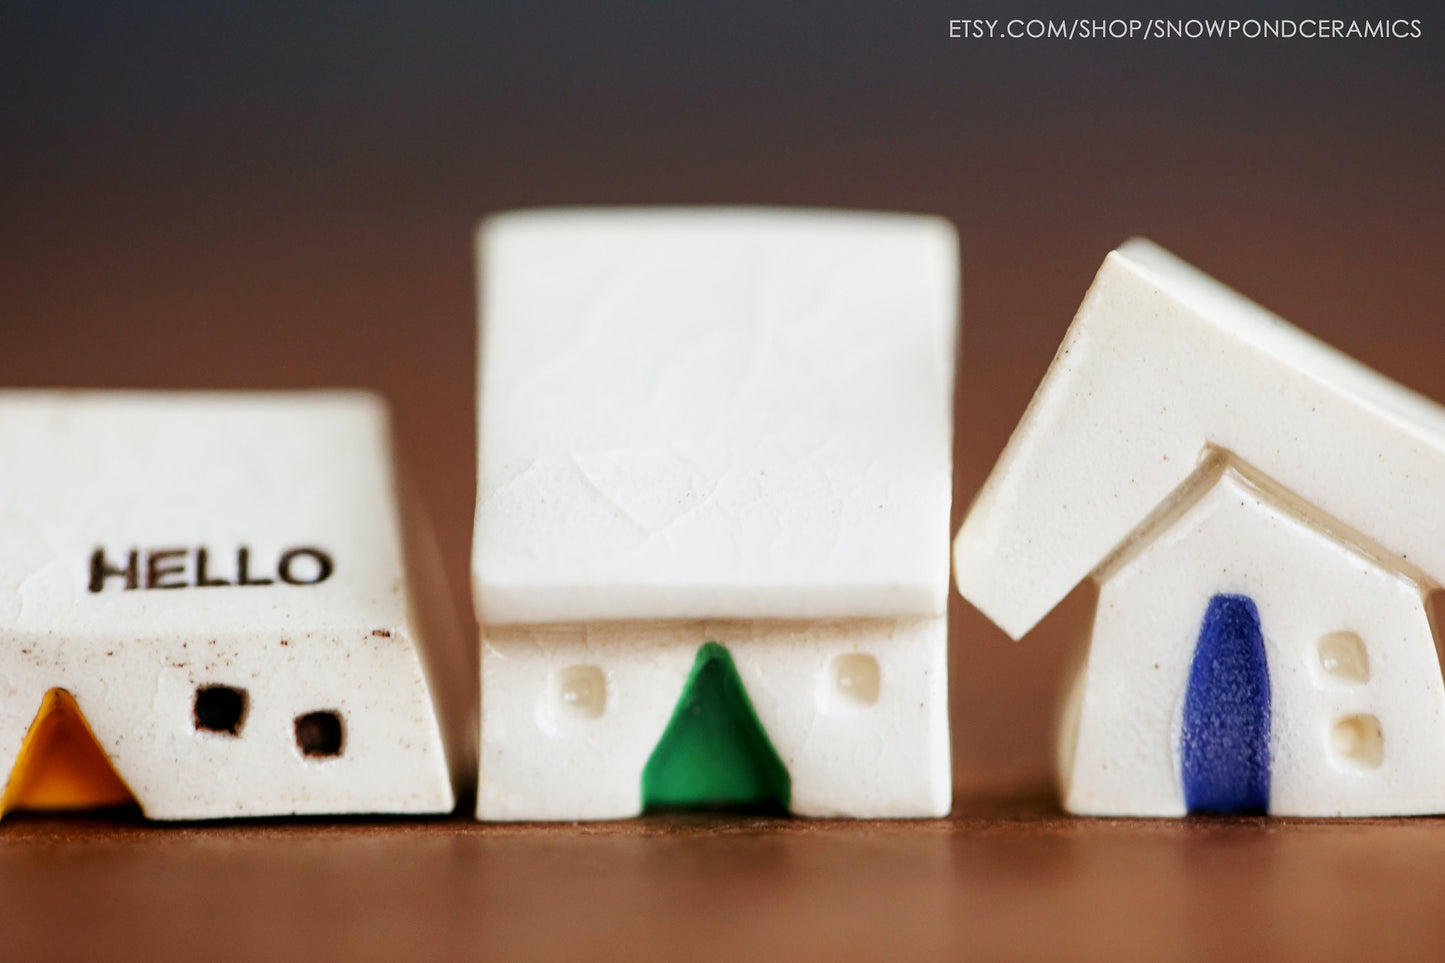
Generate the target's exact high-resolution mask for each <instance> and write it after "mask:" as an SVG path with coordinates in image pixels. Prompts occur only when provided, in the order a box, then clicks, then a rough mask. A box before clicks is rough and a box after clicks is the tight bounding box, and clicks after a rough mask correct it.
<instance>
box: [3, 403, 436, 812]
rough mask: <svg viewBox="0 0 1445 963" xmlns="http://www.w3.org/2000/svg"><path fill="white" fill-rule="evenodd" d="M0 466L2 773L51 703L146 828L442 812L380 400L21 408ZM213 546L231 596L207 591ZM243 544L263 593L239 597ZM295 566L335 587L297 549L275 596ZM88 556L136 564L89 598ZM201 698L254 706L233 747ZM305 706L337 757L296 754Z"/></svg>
mask: <svg viewBox="0 0 1445 963" xmlns="http://www.w3.org/2000/svg"><path fill="white" fill-rule="evenodd" d="M0 452H3V455H4V457H3V458H0V627H3V629H0V631H3V634H4V638H5V648H4V653H3V665H0V765H3V766H5V767H6V771H7V772H8V766H9V764H10V763H9V760H13V759H14V757H15V754H16V752H17V751H18V749H19V747H20V744H21V740H22V738H23V737H24V735H25V733H26V730H27V728H28V727H29V725H30V723H31V720H32V719H33V717H34V715H35V712H36V710H37V708H38V707H39V706H40V702H41V698H42V696H43V694H44V693H45V691H46V690H47V689H49V688H51V687H56V686H58V687H61V688H64V689H66V690H68V691H69V692H70V693H71V694H72V695H73V696H74V697H75V699H76V701H77V702H78V704H79V705H80V708H81V710H82V712H83V713H84V714H85V717H86V719H87V720H88V721H89V723H90V726H91V728H92V729H93V731H94V733H95V735H96V737H97V739H98V741H99V742H100V744H101V746H102V747H103V748H104V749H105V751H106V753H107V755H108V756H109V757H110V759H111V762H112V764H113V765H114V766H115V768H116V770H117V771H118V772H119V774H120V775H121V777H122V778H123V779H124V780H125V781H126V783H127V784H128V785H129V786H130V788H131V790H132V791H133V792H134V793H135V795H136V797H137V800H138V801H139V803H140V805H141V807H142V809H143V810H144V811H145V814H146V815H147V816H149V817H151V818H154V819H207V818H213V817H224V816H269V815H283V814H293V813H365V812H444V811H448V810H450V809H451V808H452V806H453V804H454V803H453V794H452V787H451V783H450V779H449V773H448V766H447V759H446V756H445V753H444V750H443V742H442V736H441V730H440V726H439V722H438V718H437V714H436V712H435V710H434V708H433V703H432V699H431V696H430V694H429V687H428V680H427V673H426V671H425V670H424V666H423V661H422V656H423V654H424V653H423V650H424V643H423V641H422V640H421V639H420V638H418V636H417V634H416V632H415V631H414V627H413V620H412V617H411V616H410V615H409V612H408V598H409V586H408V584H407V573H406V572H405V570H404V566H403V561H402V538H401V529H400V520H399V516H398V506H397V503H396V493H395V485H394V479H393V466H392V461H391V450H390V442H389V437H388V427H387V415H386V411H385V408H384V406H383V405H382V404H381V403H380V402H379V401H378V400H376V399H375V398H373V397H371V396H369V395H364V394H360V393H341V392H329V393H304V394H303V393H294V394H234V395H225V394H159V393H154V394H150V393H73V392H7V393H4V394H3V395H0ZM202 547H203V548H205V549H206V550H207V562H208V571H207V576H208V578H209V580H211V581H226V582H228V583H229V584H226V585H212V586H207V587H197V586H196V584H195V583H196V582H197V581H198V572H197V566H198V562H197V556H196V549H198V548H202ZM241 548H245V550H246V552H247V556H248V568H249V575H250V578H251V579H252V580H253V581H259V580H261V579H265V578H269V579H271V583H272V584H269V585H261V584H258V585H245V586H242V585H238V584H236V582H237V581H238V575H239V573H238V558H237V555H238V551H239V550H240V549H241ZM298 548H303V549H314V550H316V551H317V552H319V553H321V554H323V555H324V556H325V557H326V558H327V559H329V560H330V561H331V563H332V567H333V570H332V571H331V573H330V574H329V575H328V576H327V577H326V578H325V579H324V580H320V581H317V579H318V578H319V576H320V574H321V568H320V565H319V564H318V563H317V562H316V558H315V556H309V555H304V556H302V557H300V558H299V560H297V561H295V562H294V565H293V567H292V568H291V569H290V571H289V574H290V575H291V577H292V579H293V582H294V583H295V584H288V583H287V582H286V581H284V580H283V579H282V578H281V577H279V575H278V569H277V567H278V562H279V560H280V558H281V557H282V556H283V555H284V554H285V553H286V552H287V551H288V550H292V549H298ZM98 549H99V550H102V551H103V552H104V553H105V558H106V560H107V562H108V563H111V564H113V565H115V566H116V567H118V568H122V569H123V568H124V567H125V565H126V563H127V559H128V555H129V553H130V552H131V551H132V550H134V551H136V552H137V571H136V579H135V587H134V588H127V582H128V578H127V575H126V574H124V573H122V574H112V575H110V576H108V577H104V578H102V579H101V580H100V582H99V583H98V588H99V590H98V591H97V590H95V589H96V588H97V583H95V582H94V581H93V578H92V575H93V573H92V564H93V555H94V553H95V552H96V550H98ZM167 552H176V554H164V553H167ZM156 553H162V554H159V555H158V558H157V560H156V563H155V568H156V577H154V578H151V577H150V575H151V573H150V572H148V559H149V557H150V556H151V555H152V554H156ZM308 582H314V584H307V583H308ZM148 584H149V585H150V586H151V587H148ZM161 586H167V587H161ZM169 586H177V587H169ZM210 685H224V686H230V687H233V688H236V689H240V690H244V692H245V696H246V703H247V709H246V713H245V716H244V717H243V719H242V720H241V723H240V726H239V731H238V732H237V733H236V734H235V735H231V734H229V733H224V732H213V731H206V730H204V729H201V728H198V727H197V724H196V718H195V716H194V712H193V710H194V704H195V696H196V690H197V688H198V687H202V686H210ZM313 711H330V712H334V713H336V714H337V715H338V716H339V717H340V720H341V723H342V726H343V730H344V742H343V746H342V748H341V752H340V754H339V755H333V756H326V757H314V756H306V755H304V754H303V753H302V752H301V751H300V749H299V748H298V743H297V737H296V732H295V719H296V718H297V717H298V716H300V715H303V714H305V713H308V712H313Z"/></svg>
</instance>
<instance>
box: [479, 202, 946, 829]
mask: <svg viewBox="0 0 1445 963" xmlns="http://www.w3.org/2000/svg"><path fill="white" fill-rule="evenodd" d="M478 256H479V270H480V276H481V308H480V314H481V320H482V324H481V339H480V350H481V375H480V414H479V429H480V445H479V462H480V464H479V475H480V482H479V499H478V505H477V514H476V531H475V539H474V545H473V550H474V556H473V589H474V600H475V604H476V609H477V614H478V617H479V620H480V622H481V678H482V699H481V757H480V764H481V775H480V788H479V792H478V800H477V815H478V816H479V817H480V818H483V819H601V818H613V817H625V816H632V815H636V814H637V813H639V812H641V811H643V810H644V808H648V807H656V806H684V807H686V806H710V805H731V806H737V805H748V804H754V803H767V804H772V805H781V806H785V807H787V808H789V809H790V810H791V811H793V812H795V813H800V814H804V815H812V816H823V815H841V816H870V817H883V816H938V815H942V814H944V813H945V812H947V810H948V808H949V803H950V798H951V785H950V774H949V750H948V713H947V662H946V659H947V646H946V638H947V623H946V618H945V606H946V600H947V590H948V533H947V529H948V518H949V504H950V485H951V475H952V459H951V455H950V448H951V435H952V428H951V425H952V381H953V371H954V363H955V336H956V327H957V248H956V242H955V238H954V234H953V231H952V228H951V226H950V225H948V224H947V223H946V222H943V221H940V220H937V219H934V218H928V217H920V216H907V215H886V214H861V213H843V212H824V211H813V212H805V211H788V210H758V209H726V208H721V209H649V210H637V209H634V210H629V209H621V210H556V211H537V212H522V213H514V214H505V215H501V216H498V217H495V218H493V219H491V220H489V221H487V222H485V223H484V224H483V225H482V227H481V229H480V231H479V238H478Z"/></svg>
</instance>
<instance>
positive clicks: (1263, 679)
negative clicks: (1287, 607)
mask: <svg viewBox="0 0 1445 963" xmlns="http://www.w3.org/2000/svg"><path fill="white" fill-rule="evenodd" d="M1269 725H1270V704H1269V669H1268V666H1267V665H1266V664H1265V656H1264V633H1263V631H1262V630H1261V629H1260V624H1259V610H1258V609H1257V608H1256V607H1255V604H1254V600H1253V599H1251V598H1250V597H1249V596H1247V595H1216V596H1214V598H1212V599H1210V600H1209V608H1208V610H1207V611H1206V612H1205V613H1204V624H1203V625H1201V626H1200V629H1199V642H1198V644H1197V645H1196V646H1195V648H1194V662H1193V664H1191V665H1190V667H1189V688H1188V690H1187V691H1186V692H1185V695H1184V723H1183V727H1182V731H1181V733H1180V737H1179V743H1180V744H1179V750H1180V756H1181V761H1182V763H1183V774H1184V802H1185V804H1186V805H1187V806H1188V808H1189V811H1190V812H1192V813H1194V812H1213V813H1238V812H1250V811H1266V810H1268V808H1269Z"/></svg>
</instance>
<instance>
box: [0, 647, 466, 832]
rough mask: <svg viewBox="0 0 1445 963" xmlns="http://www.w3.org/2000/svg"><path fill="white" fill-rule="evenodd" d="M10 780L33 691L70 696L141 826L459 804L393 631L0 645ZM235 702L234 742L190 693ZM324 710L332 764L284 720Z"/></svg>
mask: <svg viewBox="0 0 1445 963" xmlns="http://www.w3.org/2000/svg"><path fill="white" fill-rule="evenodd" d="M4 651H5V652H6V653H7V660H8V661H7V663H6V665H5V667H4V671H3V672H0V766H3V767H4V769H3V774H4V776H6V777H8V775H9V773H10V770H11V767H12V766H13V764H14V761H15V758H16V756H17V754H18V752H19V750H20V746H21V743H22V741H23V739H24V737H25V734H26V732H27V731H28V729H29V728H30V724H31V722H32V721H33V720H34V718H35V713H36V710H38V709H39V708H40V705H41V699H42V698H43V696H44V694H45V692H46V691H47V690H49V689H50V688H52V687H59V688H63V689H65V690H67V691H68V692H70V694H71V695H72V696H74V698H75V701H76V702H77V704H78V705H79V707H80V710H81V712H82V713H83V714H84V716H85V718H86V721H87V722H88V723H89V724H90V727H91V730H92V731H93V732H94V734H95V737H96V741H97V742H98V743H99V744H100V746H101V747H102V748H103V749H104V750H105V752H106V754H107V755H108V756H109V758H110V760H111V763H112V765H113V766H114V767H115V769H116V771H117V772H118V773H119V774H120V776H121V778H122V779H124V780H125V782H126V784H127V785H128V786H129V787H130V789H131V791H132V792H133V793H134V794H135V796H136V799H137V801H138V802H139V803H140V805H141V808H142V810H144V812H145V814H146V815H147V816H148V817H150V818H152V819H212V818H219V817H234V816H280V815H291V814H322V813H440V812H449V811H451V809H452V808H453V807H454V805H455V800H454V796H453V794H452V785H451V781H450V779H449V778H448V771H447V762H446V757H445V753H444V752H443V748H442V740H441V732H440V729H439V727H438V723H437V718H436V714H435V712H434V710H433V708H432V703H431V699H430V697H429V695H428V692H427V688H426V683H425V680H424V678H423V675H422V670H421V665H420V662H419V660H418V658H417V653H416V649H415V648H414V647H413V645H412V643H411V642H410V641H409V640H408V639H407V637H406V636H405V635H404V634H403V633H402V632H401V631H395V632H392V633H391V634H389V635H385V636H383V635H379V634H376V633H375V632H374V631H373V630H371V629H369V628H364V629H363V628H356V629H350V630H337V631H334V632H291V631H268V632H264V633H260V632H258V633H250V634H244V635H242V634H236V633H221V634H215V635H201V636H190V635H182V636H177V635H175V634H168V635H164V636H159V635H134V636H126V637H121V636H104V635H90V636H77V635H73V634H69V633H65V634H60V633H50V634H29V635H16V634H7V635H5V636H4ZM206 685H226V686H232V687H235V688H238V689H244V690H245V691H246V695H247V701H248V707H247V711H246V715H245V717H244V720H243V723H242V725H241V727H240V730H239V732H238V733H237V734H236V735H230V734H227V733H218V732H208V731H204V730H201V729H199V728H198V727H197V725H196V720H195V715H194V707H195V697H196V689H197V687H199V686H206ZM317 710H330V711H334V712H335V713H336V714H337V715H338V716H339V717H340V719H341V722H342V725H343V727H344V742H343V744H342V748H341V752H340V753H339V754H338V755H335V756H328V757H324V758H319V757H307V756H304V755H303V754H302V752H301V751H300V749H299V748H298V745H297V737H296V729H295V720H296V717H297V716H298V715H302V714H305V713H309V712H312V711H317Z"/></svg>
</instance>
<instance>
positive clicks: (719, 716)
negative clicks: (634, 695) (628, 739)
mask: <svg viewBox="0 0 1445 963" xmlns="http://www.w3.org/2000/svg"><path fill="white" fill-rule="evenodd" d="M790 791H791V780H790V779H789V778H788V770H787V768H786V767H785V766H784V765H783V761H782V760H781V759H779V758H778V753H777V752H776V750H774V749H773V744H772V743H771V742H769V741H768V734H767V733H766V732H764V731H763V727H762V724H761V723H760V722H758V716H757V713H755V712H754V711H753V704H752V702H750V701H749V700H748V693H747V690H745V689H744V688H743V680H742V679H741V678H739V677H738V670H737V667H736V666H735V665H733V660H732V656H731V655H729V654H728V650H727V649H725V648H723V647H722V646H721V645H719V644H717V643H716V642H708V643H706V644H705V645H703V646H702V648H700V649H698V650H697V659H696V661H694V662H693V664H692V672H691V673H690V674H689V675H688V677H687V684H686V685H684V686H683V687H682V696H681V697H680V698H679V699H678V700H677V707H676V708H675V709H673V710H672V719H671V720H670V721H669V722H668V724H667V729H666V730H665V731H664V732H663V734H662V738H661V739H660V740H658V743H657V748H655V749H653V750H652V756H651V758H649V759H648V760H647V765H646V766H645V767H644V768H643V770H642V804H643V806H646V807H652V806H662V807H669V808H671V807H692V808H702V807H719V806H756V805H759V804H766V803H772V804H776V805H778V806H781V807H783V808H787V805H788V799H789V796H790Z"/></svg>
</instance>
